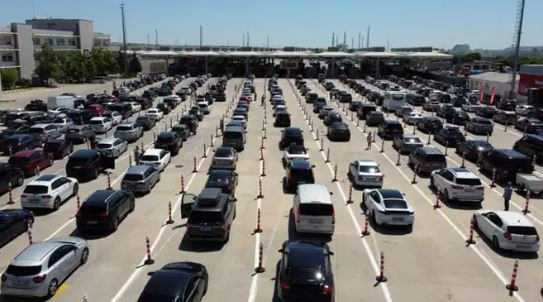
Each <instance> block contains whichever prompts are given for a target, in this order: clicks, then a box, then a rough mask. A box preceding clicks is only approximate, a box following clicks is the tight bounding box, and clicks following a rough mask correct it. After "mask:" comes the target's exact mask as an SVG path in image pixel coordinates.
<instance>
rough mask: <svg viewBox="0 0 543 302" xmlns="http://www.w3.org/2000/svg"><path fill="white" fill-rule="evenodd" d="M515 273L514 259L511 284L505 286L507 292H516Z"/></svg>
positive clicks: (516, 265) (516, 266)
mask: <svg viewBox="0 0 543 302" xmlns="http://www.w3.org/2000/svg"><path fill="white" fill-rule="evenodd" d="M517 272H518V259H515V264H514V265H513V273H512V274H511V282H510V283H509V284H507V285H506V286H505V288H507V289H508V290H509V292H515V291H518V286H517V285H516V283H517Z"/></svg>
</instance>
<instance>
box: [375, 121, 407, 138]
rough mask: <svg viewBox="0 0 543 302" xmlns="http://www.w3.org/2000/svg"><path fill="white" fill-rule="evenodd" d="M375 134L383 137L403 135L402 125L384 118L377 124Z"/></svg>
mask: <svg viewBox="0 0 543 302" xmlns="http://www.w3.org/2000/svg"><path fill="white" fill-rule="evenodd" d="M377 134H379V136H380V137H382V138H384V139H386V138H394V137H395V136H398V135H403V127H402V124H400V122H399V121H396V120H385V121H384V122H382V123H381V124H379V127H378V128H377Z"/></svg>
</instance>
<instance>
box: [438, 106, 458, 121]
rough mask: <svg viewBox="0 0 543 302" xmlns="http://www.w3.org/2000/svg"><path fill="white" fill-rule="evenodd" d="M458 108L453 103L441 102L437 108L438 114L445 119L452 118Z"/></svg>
mask: <svg viewBox="0 0 543 302" xmlns="http://www.w3.org/2000/svg"><path fill="white" fill-rule="evenodd" d="M455 111H456V109H455V108H454V107H453V105H451V104H441V105H440V106H439V108H437V110H436V115H437V116H439V117H442V118H444V119H447V118H449V119H450V118H451V117H452V115H453V114H454V112H455Z"/></svg>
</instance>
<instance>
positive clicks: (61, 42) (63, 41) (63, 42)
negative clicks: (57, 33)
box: [57, 39, 66, 46]
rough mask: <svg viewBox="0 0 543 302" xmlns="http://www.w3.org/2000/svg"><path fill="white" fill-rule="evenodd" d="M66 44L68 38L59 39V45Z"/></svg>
mask: <svg viewBox="0 0 543 302" xmlns="http://www.w3.org/2000/svg"><path fill="white" fill-rule="evenodd" d="M64 45H66V40H64V39H57V46H64Z"/></svg>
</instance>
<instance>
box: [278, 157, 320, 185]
mask: <svg viewBox="0 0 543 302" xmlns="http://www.w3.org/2000/svg"><path fill="white" fill-rule="evenodd" d="M313 183H315V177H314V176H313V165H311V162H310V161H309V160H305V159H303V158H294V159H293V160H291V161H289V162H288V163H287V166H286V176H285V178H284V188H285V191H286V192H293V191H295V190H296V188H297V186H298V185H299V184H313Z"/></svg>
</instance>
